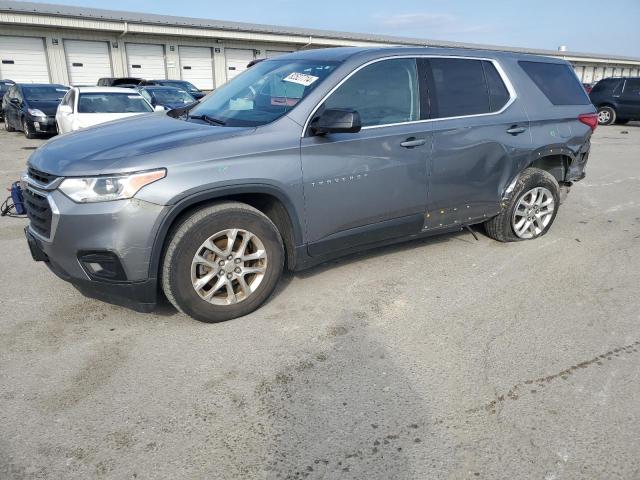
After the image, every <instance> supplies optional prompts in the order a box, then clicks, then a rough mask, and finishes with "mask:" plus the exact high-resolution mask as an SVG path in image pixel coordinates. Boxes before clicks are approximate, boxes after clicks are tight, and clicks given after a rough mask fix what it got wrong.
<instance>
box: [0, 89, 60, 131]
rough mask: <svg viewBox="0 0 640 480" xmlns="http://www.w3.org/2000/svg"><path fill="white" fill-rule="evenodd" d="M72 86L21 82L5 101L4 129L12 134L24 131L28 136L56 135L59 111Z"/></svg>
mask: <svg viewBox="0 0 640 480" xmlns="http://www.w3.org/2000/svg"><path fill="white" fill-rule="evenodd" d="M67 90H69V87H65V86H64V85H57V84H51V83H18V84H15V85H12V86H11V87H9V91H8V92H7V93H6V94H5V95H4V97H3V98H2V110H3V112H4V127H5V129H6V130H7V131H8V132H13V131H15V130H22V131H23V132H24V135H25V137H27V138H35V137H36V136H37V135H38V134H43V133H44V134H55V133H57V131H58V130H57V128H56V118H55V116H56V110H57V108H58V105H59V104H60V100H62V97H64V96H65V94H66V93H67Z"/></svg>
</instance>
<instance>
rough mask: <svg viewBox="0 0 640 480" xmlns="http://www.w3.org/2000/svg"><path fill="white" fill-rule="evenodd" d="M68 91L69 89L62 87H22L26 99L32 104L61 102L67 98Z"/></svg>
mask: <svg viewBox="0 0 640 480" xmlns="http://www.w3.org/2000/svg"><path fill="white" fill-rule="evenodd" d="M68 90H69V89H68V88H66V87H63V86H62V85H60V86H54V85H52V86H41V87H28V86H23V87H22V91H23V93H24V97H25V98H26V99H27V100H29V101H32V102H56V101H57V102H59V101H60V100H62V97H64V96H65V94H66V93H67V91H68Z"/></svg>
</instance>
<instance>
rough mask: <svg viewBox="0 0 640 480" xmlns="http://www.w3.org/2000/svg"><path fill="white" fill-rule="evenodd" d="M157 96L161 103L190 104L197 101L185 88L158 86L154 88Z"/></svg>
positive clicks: (154, 93)
mask: <svg viewBox="0 0 640 480" xmlns="http://www.w3.org/2000/svg"><path fill="white" fill-rule="evenodd" d="M152 92H153V95H154V96H155V97H156V102H158V103H159V104H161V105H165V104H168V103H184V104H185V105H186V104H189V103H193V102H195V99H194V98H193V97H192V96H191V95H189V94H188V93H187V92H185V91H184V90H178V89H177V88H166V89H165V88H156V89H153V90H152Z"/></svg>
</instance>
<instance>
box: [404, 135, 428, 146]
mask: <svg viewBox="0 0 640 480" xmlns="http://www.w3.org/2000/svg"><path fill="white" fill-rule="evenodd" d="M425 143H427V141H426V140H425V139H424V138H416V137H409V138H407V139H406V140H405V141H404V142H400V146H401V147H404V148H414V147H419V146H420V145H424V144H425Z"/></svg>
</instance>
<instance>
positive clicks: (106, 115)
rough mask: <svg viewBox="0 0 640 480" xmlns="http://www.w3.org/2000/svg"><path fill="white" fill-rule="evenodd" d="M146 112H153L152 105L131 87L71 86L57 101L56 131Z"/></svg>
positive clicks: (72, 129) (70, 129) (84, 126)
mask: <svg viewBox="0 0 640 480" xmlns="http://www.w3.org/2000/svg"><path fill="white" fill-rule="evenodd" d="M160 109H162V108H160ZM162 110H164V109H162ZM149 112H153V107H152V106H151V104H150V103H149V102H147V100H145V99H144V98H143V97H142V95H140V94H139V93H138V92H137V91H135V90H129V89H127V88H118V87H74V88H72V89H71V90H69V92H68V93H67V95H65V97H64V98H63V99H62V102H60V106H59V107H58V111H57V113H56V123H57V124H58V131H59V132H60V133H68V132H73V131H76V130H79V129H81V128H87V127H92V126H94V125H98V124H101V123H105V122H110V121H112V120H117V119H119V118H125V117H132V116H134V115H140V114H143V113H149Z"/></svg>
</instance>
